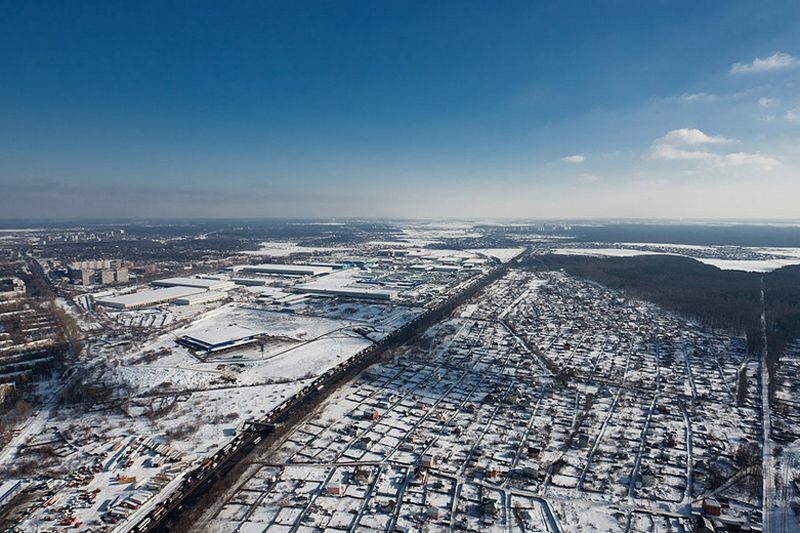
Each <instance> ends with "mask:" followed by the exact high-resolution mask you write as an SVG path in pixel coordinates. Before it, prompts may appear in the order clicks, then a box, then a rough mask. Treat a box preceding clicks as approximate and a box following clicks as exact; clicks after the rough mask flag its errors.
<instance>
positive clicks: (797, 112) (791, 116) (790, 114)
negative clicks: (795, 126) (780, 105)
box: [786, 107, 800, 120]
mask: <svg viewBox="0 0 800 533" xmlns="http://www.w3.org/2000/svg"><path fill="white" fill-rule="evenodd" d="M786 120H800V107H795V108H794V109H790V110H789V111H787V112H786Z"/></svg>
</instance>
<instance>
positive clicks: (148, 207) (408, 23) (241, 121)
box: [0, 1, 800, 218]
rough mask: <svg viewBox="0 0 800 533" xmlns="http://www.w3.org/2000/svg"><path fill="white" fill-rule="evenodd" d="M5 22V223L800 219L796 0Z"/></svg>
mask: <svg viewBox="0 0 800 533" xmlns="http://www.w3.org/2000/svg"><path fill="white" fill-rule="evenodd" d="M3 13H4V17H2V19H1V20H0V69H2V70H0V71H1V72H2V73H3V76H2V80H3V82H2V83H0V185H2V188H3V189H4V190H5V191H6V194H3V195H0V212H2V213H3V215H2V216H3V217H43V216H53V217H108V216H131V217H136V216H148V217H149V216H185V215H186V216H298V217H307V216H322V217H329V216H331V217H348V216H357V217H360V216H371V217H382V216H389V217H398V216H423V217H424V216H460V217H464V216H480V217H498V216H508V217H532V218H537V217H542V218H544V217H547V218H550V217H566V218H568V217H669V218H679V217H689V218H698V217H704V218H714V217H725V218H798V214H799V213H800V209H799V208H798V207H797V206H798V205H800V203H798V201H800V175H798V170H800V148H799V147H800V91H798V82H800V3H798V2H796V1H785V2H769V1H760V2H752V1H741V2H737V1H726V2H721V1H714V2H705V1H691V2H666V1H647V2H642V1H631V2H623V1H605V2H589V1H585V2H536V3H534V2H374V1H370V2H346V1H339V2H297V1H294V2H282V3H278V2H230V1H229V2H183V3H172V2H164V1H160V2H152V3H149V2H127V3H125V2H36V1H27V2H3Z"/></svg>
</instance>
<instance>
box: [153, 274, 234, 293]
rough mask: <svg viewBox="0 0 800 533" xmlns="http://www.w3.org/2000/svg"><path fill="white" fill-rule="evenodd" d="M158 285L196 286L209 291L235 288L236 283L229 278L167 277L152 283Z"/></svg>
mask: <svg viewBox="0 0 800 533" xmlns="http://www.w3.org/2000/svg"><path fill="white" fill-rule="evenodd" d="M152 284H153V285H155V286H157V287H194V288H197V289H205V290H209V291H228V290H230V289H233V288H234V287H235V286H236V284H235V283H234V282H232V281H229V280H227V279H213V278H210V277H208V278H167V279H159V280H156V281H154V282H153V283H152Z"/></svg>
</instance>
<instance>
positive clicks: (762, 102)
mask: <svg viewBox="0 0 800 533" xmlns="http://www.w3.org/2000/svg"><path fill="white" fill-rule="evenodd" d="M775 103H777V100H776V99H774V98H767V97H766V96H762V97H761V98H759V99H758V105H759V106H760V107H769V106H771V105H772V104H775Z"/></svg>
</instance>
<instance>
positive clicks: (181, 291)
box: [97, 287, 206, 309]
mask: <svg viewBox="0 0 800 533" xmlns="http://www.w3.org/2000/svg"><path fill="white" fill-rule="evenodd" d="M205 290H206V289H202V288H196V287H165V288H163V289H153V290H148V291H141V292H134V293H131V294H123V295H121V296H105V297H102V298H98V299H97V303H99V304H100V305H105V306H107V307H116V308H119V309H133V308H136V307H147V306H148V305H155V304H160V303H164V302H170V301H172V300H175V299H177V298H184V297H186V296H189V295H191V294H197V293H201V292H205Z"/></svg>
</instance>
